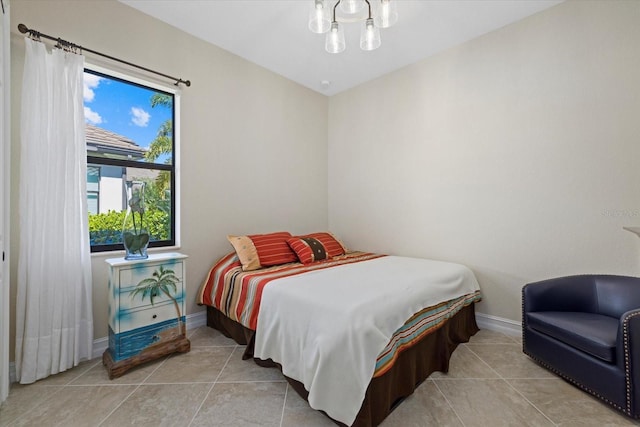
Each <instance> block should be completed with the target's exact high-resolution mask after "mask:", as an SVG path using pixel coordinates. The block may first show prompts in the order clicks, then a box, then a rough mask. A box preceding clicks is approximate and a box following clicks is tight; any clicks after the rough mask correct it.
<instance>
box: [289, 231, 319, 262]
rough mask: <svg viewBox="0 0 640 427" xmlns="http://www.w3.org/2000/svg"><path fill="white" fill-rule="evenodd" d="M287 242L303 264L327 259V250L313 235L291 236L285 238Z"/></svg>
mask: <svg viewBox="0 0 640 427" xmlns="http://www.w3.org/2000/svg"><path fill="white" fill-rule="evenodd" d="M287 243H288V244H289V246H290V247H291V249H293V251H294V252H295V253H296V255H298V259H299V260H300V262H301V263H303V264H309V263H311V262H314V261H321V260H323V259H327V250H326V248H325V247H324V245H323V244H322V243H321V242H320V241H319V240H318V239H314V238H313V237H292V238H291V239H289V240H287Z"/></svg>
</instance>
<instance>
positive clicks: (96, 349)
mask: <svg viewBox="0 0 640 427" xmlns="http://www.w3.org/2000/svg"><path fill="white" fill-rule="evenodd" d="M186 320H187V330H189V329H193V328H197V327H199V326H204V325H206V324H207V312H206V311H199V312H197V313H193V314H188V315H187V316H186ZM107 347H109V337H102V338H98V339H95V340H93V352H92V354H91V358H92V359H95V358H98V357H102V353H104V351H105V350H106V349H107ZM14 382H16V364H15V362H10V363H9V383H14Z"/></svg>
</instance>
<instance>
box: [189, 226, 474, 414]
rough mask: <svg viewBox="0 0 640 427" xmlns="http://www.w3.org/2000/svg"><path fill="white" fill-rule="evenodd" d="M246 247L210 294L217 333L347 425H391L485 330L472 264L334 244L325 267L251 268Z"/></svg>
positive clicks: (219, 269) (309, 262)
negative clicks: (397, 411) (478, 316)
mask: <svg viewBox="0 0 640 427" xmlns="http://www.w3.org/2000/svg"><path fill="white" fill-rule="evenodd" d="M287 234H288V233H287ZM289 236H290V235H289ZM233 237H234V236H230V241H232V238H233ZM285 237H286V235H285ZM290 237H293V236H290ZM315 237H319V236H317V235H316V236H315ZM323 237H324V236H323ZM331 237H332V236H331ZM308 239H311V240H309V241H310V242H311V245H307V246H313V244H314V242H313V241H312V240H315V239H314V238H308ZM286 240H289V246H290V247H291V248H293V247H295V246H294V245H292V243H291V241H290V240H291V239H289V238H287V239H286ZM246 242H247V241H246V240H244V243H246ZM244 243H243V244H242V245H244ZM315 243H318V242H317V241H316V242H315ZM232 244H233V242H232ZM242 245H239V246H236V245H234V247H235V248H236V252H232V253H229V254H227V255H226V256H224V257H222V258H221V259H220V260H218V261H217V262H216V263H215V264H214V265H213V267H212V268H211V270H210V271H209V274H208V276H207V279H206V280H205V282H204V283H203V285H202V286H201V288H200V291H199V294H198V303H199V304H203V305H206V306H207V325H208V326H211V327H214V328H216V329H218V330H220V331H221V332H222V333H223V334H225V335H226V336H228V337H231V338H233V339H234V340H235V341H236V342H238V343H239V344H243V345H246V349H245V352H244V354H243V359H248V358H253V359H254V360H255V361H256V363H258V364H260V365H263V366H274V365H275V366H278V367H279V368H280V369H281V371H282V372H283V374H284V376H285V378H286V379H287V381H288V382H289V383H290V384H291V386H292V388H293V389H294V390H296V392H297V393H298V394H300V395H301V396H302V397H303V398H304V399H306V400H307V401H308V402H309V405H310V406H311V407H312V408H314V409H317V410H320V411H322V412H324V413H325V414H326V415H327V416H329V417H330V418H331V419H332V420H333V421H334V422H336V423H337V424H339V425H351V426H357V427H370V426H376V425H378V424H380V423H381V422H382V421H383V420H384V418H385V417H386V416H387V415H388V414H389V413H390V412H391V411H392V410H393V409H394V408H395V406H396V405H397V404H398V403H399V402H401V401H402V399H404V398H405V397H407V396H409V395H410V394H411V393H412V392H413V391H414V390H415V388H416V387H417V386H418V385H419V384H420V383H421V382H422V381H424V380H425V379H426V378H427V377H428V376H429V375H430V374H431V373H432V372H434V371H442V372H447V371H448V364H449V359H450V357H451V354H452V353H453V351H454V350H455V348H456V347H457V345H458V344H459V343H461V342H467V341H468V340H469V338H470V337H471V336H472V335H473V334H475V333H476V332H477V331H478V327H477V325H476V322H475V313H474V303H475V302H477V301H479V300H480V290H479V286H478V283H477V281H476V279H475V277H474V275H473V273H472V272H471V271H470V270H469V269H468V268H466V267H464V266H462V265H459V264H454V263H447V262H441V261H433V260H425V259H418V258H408V257H396V256H387V255H381V254H373V253H366V252H355V251H351V252H349V251H347V250H346V249H344V247H343V245H342V244H339V245H340V248H342V250H339V249H338V250H331V248H330V247H329V246H330V243H328V244H327V243H326V240H325V245H324V247H323V248H324V249H328V250H326V251H325V252H326V253H325V254H324V255H322V254H321V256H319V257H316V258H319V259H315V258H314V257H313V256H312V257H311V258H312V259H309V256H308V251H307V253H302V254H299V255H301V256H300V257H299V258H296V260H295V261H290V260H291V258H288V259H286V260H287V261H290V262H286V263H284V264H279V263H275V264H272V265H262V264H259V265H258V267H256V266H255V265H254V266H253V267H252V268H245V267H246V266H247V265H248V262H247V259H243V258H246V257H243V253H242V251H241V250H239V249H240V246H242ZM320 246H322V245H320ZM242 247H244V246H242ZM258 247H259V246H258ZM307 249H308V248H307ZM311 250H312V252H313V247H312V248H311ZM257 252H258V253H259V252H260V251H257ZM317 252H318V253H320V250H318V251H317ZM296 253H297V252H296ZM297 254H298V253H297ZM244 255H246V254H244ZM255 255H257V253H255V251H254V257H255ZM258 258H260V259H263V258H261V257H259V256H258ZM265 259H266V257H265ZM282 260H284V258H282V259H280V260H279V261H282ZM254 261H255V260H254ZM279 261H278V262H279ZM301 261H305V262H301Z"/></svg>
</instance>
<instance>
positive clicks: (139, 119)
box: [131, 107, 151, 128]
mask: <svg viewBox="0 0 640 427" xmlns="http://www.w3.org/2000/svg"><path fill="white" fill-rule="evenodd" d="M150 118H151V114H149V113H147V112H146V111H144V110H143V109H142V108H138V107H131V121H132V122H133V124H134V125H136V126H140V127H142V128H143V127H146V126H147V124H149V119H150Z"/></svg>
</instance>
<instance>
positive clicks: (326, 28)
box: [309, 0, 398, 53]
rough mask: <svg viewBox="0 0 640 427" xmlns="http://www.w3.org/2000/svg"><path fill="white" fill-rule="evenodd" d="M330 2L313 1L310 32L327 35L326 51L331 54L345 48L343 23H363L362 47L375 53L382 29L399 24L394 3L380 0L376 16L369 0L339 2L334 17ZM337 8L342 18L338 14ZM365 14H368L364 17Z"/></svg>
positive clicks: (379, 42)
mask: <svg viewBox="0 0 640 427" xmlns="http://www.w3.org/2000/svg"><path fill="white" fill-rule="evenodd" d="M372 1H373V0H372ZM327 3H328V0H313V7H312V9H311V12H310V13H309V29H310V30H311V31H312V32H314V33H317V34H322V33H327V38H326V41H325V49H326V50H327V52H329V53H340V52H342V51H344V50H345V49H346V46H347V44H346V42H345V39H344V28H343V26H344V23H348V22H358V21H362V29H361V31H360V48H361V49H362V50H374V49H377V48H378V47H380V44H381V40H380V28H388V27H390V26H392V25H393V24H395V23H396V22H397V21H398V11H397V10H396V3H395V1H392V0H378V1H377V2H376V4H377V8H376V10H375V13H372V8H371V3H370V2H369V0H338V1H337V2H336V3H335V4H334V6H333V13H332V14H330V11H329V7H328V5H327ZM338 5H340V12H341V14H340V15H336V9H337V8H338ZM365 6H366V8H365ZM363 11H365V12H368V13H365V14H364V15H363V14H362V12H363Z"/></svg>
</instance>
